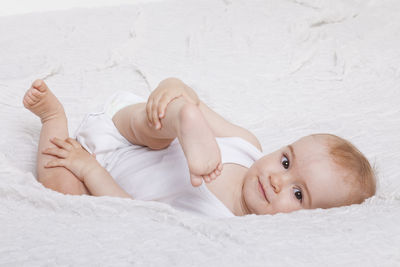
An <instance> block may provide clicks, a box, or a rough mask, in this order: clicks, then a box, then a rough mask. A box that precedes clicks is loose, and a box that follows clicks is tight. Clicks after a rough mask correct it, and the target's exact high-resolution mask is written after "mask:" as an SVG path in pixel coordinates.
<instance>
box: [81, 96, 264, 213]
mask: <svg viewBox="0 0 400 267" xmlns="http://www.w3.org/2000/svg"><path fill="white" fill-rule="evenodd" d="M139 102H143V99H142V98H140V97H138V96H136V95H134V94H132V93H128V92H119V93H117V94H115V95H114V96H113V97H111V100H110V101H109V102H108V103H107V104H106V105H105V107H104V108H103V112H97V113H91V114H88V116H87V117H86V118H85V119H84V121H83V122H82V124H81V125H80V126H79V128H78V130H77V132H76V139H77V140H78V141H79V142H80V143H81V144H82V146H83V147H85V148H86V150H87V151H89V152H90V153H94V154H96V159H97V160H98V161H99V163H100V165H102V166H103V167H105V168H106V169H107V171H108V172H109V173H110V174H111V176H112V177H113V178H114V179H115V181H116V182H117V183H118V184H119V185H120V186H121V187H122V188H123V189H124V190H125V191H126V192H127V193H129V194H130V195H131V196H132V197H134V198H135V199H138V200H148V201H159V202H164V203H167V204H170V205H171V206H172V207H174V208H176V209H178V210H182V211H187V212H192V213H195V214H198V215H205V216H207V217H212V218H223V217H232V216H234V215H233V213H232V212H231V211H230V210H229V209H228V208H227V207H225V205H224V204H223V203H222V202H221V201H220V200H219V199H218V198H216V197H215V196H214V194H213V193H211V192H210V191H209V190H208V188H207V186H206V185H205V183H202V185H201V186H199V187H193V186H192V185H191V183H190V176H189V169H188V166H187V162H186V158H185V155H184V153H183V150H182V147H181V146H180V144H179V142H178V140H177V139H175V140H174V141H173V142H172V143H171V145H170V146H169V147H168V148H166V149H163V150H151V149H149V148H147V147H142V146H138V145H133V144H131V143H129V141H128V140H126V139H125V138H124V137H123V136H122V135H121V134H120V133H119V132H118V129H117V128H116V127H115V126H114V123H113V122H112V116H113V115H114V114H115V113H116V112H117V111H118V110H119V109H121V108H123V107H124V106H127V105H130V104H136V103H139ZM132 115H133V116H134V114H132ZM217 143H218V146H219V148H220V151H221V157H222V163H223V164H224V163H235V164H239V165H242V166H244V167H247V168H249V167H250V166H251V165H252V164H253V163H254V162H255V161H256V160H258V159H259V158H260V157H261V156H262V153H261V152H260V151H259V150H257V148H256V147H254V146H253V145H251V144H250V143H248V142H247V141H245V140H243V139H242V138H239V137H228V138H217Z"/></svg>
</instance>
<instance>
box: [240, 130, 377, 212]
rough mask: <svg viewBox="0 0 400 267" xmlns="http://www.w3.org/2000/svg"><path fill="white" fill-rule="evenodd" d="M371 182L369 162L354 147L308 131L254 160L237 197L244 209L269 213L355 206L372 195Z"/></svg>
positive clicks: (374, 182) (342, 141) (338, 139)
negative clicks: (302, 135)
mask: <svg viewBox="0 0 400 267" xmlns="http://www.w3.org/2000/svg"><path fill="white" fill-rule="evenodd" d="M375 184H376V180H375V175H374V171H373V169H372V167H371V165H370V164H369V162H368V160H367V159H366V158H365V156H364V155H363V154H362V153H361V152H360V151H359V150H358V149H357V148H356V147H355V146H353V145H352V144H351V143H350V142H348V141H346V140H344V139H342V138H340V137H338V136H335V135H331V134H314V135H310V136H306V137H303V138H301V139H299V140H298V141H296V142H294V143H293V144H291V145H288V146H286V147H283V148H281V149H280V150H278V151H275V152H273V153H271V154H268V155H265V156H264V157H262V158H261V159H259V160H258V161H256V162H255V163H254V164H253V165H252V166H251V167H250V169H249V171H248V172H247V174H246V177H245V180H244V182H243V188H242V195H243V202H244V204H245V206H246V207H247V209H248V211H249V212H250V213H255V214H274V213H278V212H290V211H294V210H299V209H314V208H332V207H339V206H345V205H351V204H356V203H357V204H359V203H362V202H363V201H364V200H365V199H366V198H369V197H371V196H373V195H374V194H375Z"/></svg>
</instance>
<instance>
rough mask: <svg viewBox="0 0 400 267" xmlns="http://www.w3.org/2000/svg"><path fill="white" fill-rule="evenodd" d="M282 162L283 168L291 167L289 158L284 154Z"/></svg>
mask: <svg viewBox="0 0 400 267" xmlns="http://www.w3.org/2000/svg"><path fill="white" fill-rule="evenodd" d="M281 163H282V166H283V168H285V169H289V165H290V163H289V159H288V158H287V157H286V156H285V155H283V156H282V159H281Z"/></svg>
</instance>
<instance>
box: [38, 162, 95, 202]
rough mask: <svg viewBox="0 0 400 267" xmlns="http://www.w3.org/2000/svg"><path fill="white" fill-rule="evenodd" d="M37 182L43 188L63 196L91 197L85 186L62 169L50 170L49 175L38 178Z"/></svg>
mask: <svg viewBox="0 0 400 267" xmlns="http://www.w3.org/2000/svg"><path fill="white" fill-rule="evenodd" d="M38 181H39V182H40V183H42V184H43V186H45V187H47V188H49V189H52V190H54V191H57V192H60V193H63V194H69V195H91V194H90V192H89V190H88V189H87V187H86V186H85V184H84V183H83V182H81V181H80V180H79V179H78V178H77V177H76V176H75V175H74V174H73V173H72V172H70V171H69V170H67V169H66V168H64V167H56V168H52V172H51V173H49V174H46V175H44V176H42V177H38Z"/></svg>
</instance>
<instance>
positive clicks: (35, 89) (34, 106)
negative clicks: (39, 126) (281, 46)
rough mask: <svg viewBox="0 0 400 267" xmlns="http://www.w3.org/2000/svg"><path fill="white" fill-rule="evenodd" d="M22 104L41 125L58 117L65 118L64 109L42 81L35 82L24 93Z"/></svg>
mask: <svg viewBox="0 0 400 267" xmlns="http://www.w3.org/2000/svg"><path fill="white" fill-rule="evenodd" d="M23 103H24V106H25V108H27V109H29V110H30V111H31V112H32V113H34V114H35V115H37V116H38V117H39V118H40V120H41V121H42V123H45V122H46V121H48V120H51V119H53V118H58V117H59V116H60V115H61V116H65V113H64V108H63V106H62V105H61V103H60V102H59V101H58V99H57V97H56V96H55V95H54V94H53V93H52V92H51V91H50V89H49V88H48V87H47V85H46V84H45V83H44V81H43V80H36V81H34V82H33V83H32V86H31V88H29V89H28V91H26V93H25V96H24V99H23Z"/></svg>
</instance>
